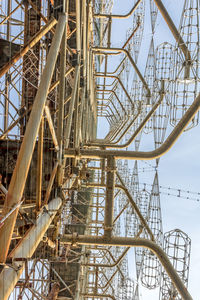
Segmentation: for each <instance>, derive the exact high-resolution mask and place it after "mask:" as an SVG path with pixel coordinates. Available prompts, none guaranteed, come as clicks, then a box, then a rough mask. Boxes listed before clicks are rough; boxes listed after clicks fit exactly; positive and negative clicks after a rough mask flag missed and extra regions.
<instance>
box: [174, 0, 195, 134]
mask: <svg viewBox="0 0 200 300" xmlns="http://www.w3.org/2000/svg"><path fill="white" fill-rule="evenodd" d="M199 6H200V4H199V1H198V0H185V3H184V7H183V12H182V17H181V22H180V29H179V31H180V34H181V36H182V37H183V40H184V41H185V44H186V46H187V49H188V54H187V57H185V56H184V55H183V53H182V50H181V49H180V47H178V46H177V47H176V51H175V58H174V62H175V64H174V66H175V68H174V80H175V84H174V89H173V93H174V97H173V98H172V102H171V114H170V123H171V124H172V126H175V125H176V124H177V122H178V121H179V120H180V119H181V117H182V116H183V115H184V113H185V112H186V110H187V109H188V107H189V106H190V105H191V104H192V102H193V101H194V99H195V98H196V96H197V95H198V92H199V80H200V78H199V55H200V48H199ZM198 122H199V115H198V114H196V116H195V117H194V118H193V119H192V121H191V123H190V124H189V126H188V128H187V129H190V128H193V127H194V126H196V125H197V124H198Z"/></svg>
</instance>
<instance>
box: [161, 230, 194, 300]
mask: <svg viewBox="0 0 200 300" xmlns="http://www.w3.org/2000/svg"><path fill="white" fill-rule="evenodd" d="M163 244H164V245H163V248H164V251H165V252H166V254H167V255H168V257H169V259H170V261H171V263H172V265H173V267H174V268H175V269H176V271H177V273H178V275H179V276H180V278H181V279H182V281H183V282H184V284H185V286H186V287H187V285H188V275H189V264H190V253H191V240H190V238H189V237H188V235H187V234H186V233H184V232H183V231H181V230H179V229H174V230H171V231H169V232H166V233H165V234H164V243H163ZM172 298H173V299H174V300H181V299H182V297H181V296H180V295H179V293H178V291H177V290H176V288H175V287H174V285H173V284H172V282H171V280H170V278H169V277H168V275H167V274H166V272H165V271H164V270H163V271H162V279H161V287H160V298H159V299H160V300H163V299H165V300H171V299H172Z"/></svg>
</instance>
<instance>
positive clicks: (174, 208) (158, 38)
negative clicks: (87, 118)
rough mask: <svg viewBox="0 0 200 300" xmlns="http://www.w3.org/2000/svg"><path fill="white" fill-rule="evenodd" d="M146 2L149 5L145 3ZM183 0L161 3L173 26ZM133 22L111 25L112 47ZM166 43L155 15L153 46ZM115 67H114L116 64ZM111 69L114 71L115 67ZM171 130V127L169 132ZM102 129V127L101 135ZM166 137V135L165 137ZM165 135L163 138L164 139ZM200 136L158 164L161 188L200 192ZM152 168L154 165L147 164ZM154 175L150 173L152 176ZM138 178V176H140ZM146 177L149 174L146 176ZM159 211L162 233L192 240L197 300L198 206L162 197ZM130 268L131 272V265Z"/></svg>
mask: <svg viewBox="0 0 200 300" xmlns="http://www.w3.org/2000/svg"><path fill="white" fill-rule="evenodd" d="M146 2H148V1H146ZM133 3H134V1H130V0H114V6H113V11H112V12H113V13H118V14H123V13H127V12H128V11H129V10H130V9H131V8H132V6H133ZM183 3H184V1H183V0H163V4H164V5H165V7H166V8H167V9H168V12H169V14H170V16H171V17H172V19H173V21H174V23H175V24H176V26H178V24H179V21H180V16H181V12H182V7H183ZM148 14H149V7H148V6H146V15H147V17H146V21H147V25H146V27H145V32H144V36H143V43H142V46H141V50H140V56H139V59H138V66H139V68H140V70H141V71H142V73H143V74H144V67H145V63H146V59H144V57H146V56H147V54H148V50H149V44H150V40H151V27H150V24H148V22H149V20H148ZM131 21H132V18H130V19H128V20H120V21H119V20H117V21H114V22H113V25H114V27H113V28H114V30H113V31H112V47H120V46H121V45H122V44H123V43H124V41H125V39H126V38H125V37H126V31H127V29H128V28H130V27H131ZM165 41H168V42H170V43H172V44H175V41H174V38H173V36H172V34H171V33H170V31H169V29H168V28H167V25H166V24H165V22H164V20H163V19H162V17H161V15H160V14H159V13H158V17H157V22H156V33H155V43H156V44H160V43H162V42H165ZM116 65H117V64H116ZM111 69H115V68H114V66H113V68H111ZM169 129H170V130H172V127H171V128H169ZM103 131H104V129H103V128H102V127H101V135H102V136H104V134H103ZM167 135H168V134H167ZM167 135H166V136H167ZM151 149H153V143H152V142H151V143H150V138H149V137H148V138H147V140H146V141H144V142H142V143H141V146H140V150H145V151H148V150H151ZM199 153H200V135H199V126H198V127H196V128H194V129H192V130H190V131H187V132H186V133H184V134H182V136H181V137H180V138H179V140H178V141H177V142H176V144H175V146H174V147H173V148H172V149H171V150H170V151H169V152H168V153H167V154H166V155H165V156H164V157H163V158H162V159H161V161H160V164H159V169H158V170H159V183H160V185H162V186H167V187H168V186H170V187H172V188H178V189H179V188H180V189H183V190H189V191H195V192H199V191H200V175H199V174H200V172H199V171H200V160H199ZM150 163H151V164H152V165H155V162H153V161H152V162H150ZM141 166H144V164H141ZM152 174H153V173H152ZM139 175H140V174H139ZM147 175H148V173H147ZM152 178H153V176H152V175H150V176H149V178H147V182H148V183H151V184H152ZM142 182H144V181H142ZM161 209H162V217H163V231H164V232H166V231H169V230H172V229H175V228H179V229H181V230H183V231H184V232H185V233H187V234H188V236H189V237H190V238H191V240H192V252H191V263H190V272H189V286H188V289H189V292H190V293H191V295H192V297H193V299H195V300H197V299H200V293H199V281H200V275H199V270H200V239H199V227H200V218H199V211H200V203H199V202H195V201H192V200H184V199H181V198H176V197H172V196H165V195H162V194H161ZM129 268H130V269H132V268H133V266H132V265H131V261H130V262H129ZM140 291H141V293H140V299H143V300H156V299H158V290H157V291H148V290H147V289H141V290H140Z"/></svg>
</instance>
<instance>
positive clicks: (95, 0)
mask: <svg viewBox="0 0 200 300" xmlns="http://www.w3.org/2000/svg"><path fill="white" fill-rule="evenodd" d="M130 2H131V5H132V8H131V10H130V11H129V12H127V14H120V13H119V14H114V13H112V8H113V1H107V0H2V1H1V2H0V25H1V26H0V34H1V38H0V77H1V81H0V93H1V98H0V153H1V156H0V180H1V181H0V192H1V193H0V299H1V300H7V299H9V300H22V299H23V300H26V299H27V300H28V299H44V300H55V299H59V300H70V299H76V300H83V299H88V300H90V299H96V300H100V299H114V300H131V299H132V300H139V297H140V296H139V295H140V286H141V285H142V286H143V287H145V288H146V289H155V288H160V296H159V297H160V300H166V299H184V300H191V299H192V296H191V295H190V293H189V291H188V289H187V284H188V274H189V262H190V251H191V249H190V248H191V241H190V239H189V237H188V236H187V235H186V234H185V233H184V232H182V231H181V230H179V229H175V230H172V231H170V232H167V233H163V227H162V214H161V204H160V197H161V194H162V191H163V189H165V188H164V187H160V185H159V170H158V166H159V162H160V157H161V156H163V155H164V154H165V153H166V152H167V151H168V150H169V149H170V148H171V147H172V146H173V145H174V143H175V142H176V140H177V139H178V138H179V136H180V135H181V134H182V132H183V131H186V130H189V129H192V128H193V127H194V126H197V125H198V123H199V115H198V111H199V108H200V94H199V84H200V78H199V70H200V69H199V55H200V53H199V51H200V50H199V36H200V28H199V9H200V7H199V6H200V4H199V0H181V4H182V6H183V11H182V16H181V20H180V26H179V28H177V27H176V26H175V24H174V22H173V20H172V18H171V17H170V15H169V13H168V11H167V7H165V4H167V3H166V2H167V1H164V0H163V1H161V0H132V1H130ZM158 13H159V14H161V15H162V18H163V19H164V20H165V22H166V24H167V26H168V27H169V29H170V32H171V35H172V37H174V40H175V41H174V44H173V43H172V42H171V41H168V40H166V41H165V42H161V43H159V42H158V41H157V39H156V42H155V34H156V33H157V31H158V30H159V27H158V26H156V24H157V23H156V22H157V16H158ZM124 19H130V20H131V28H130V29H127V32H126V34H125V36H124V40H123V41H122V42H120V43H121V44H120V46H119V44H118V46H117V47H116V46H114V44H115V41H113V38H112V37H113V31H114V30H115V28H117V27H116V26H117V25H116V24H117V23H118V22H122V21H123V20H124ZM146 22H148V25H149V28H151V41H150V44H149V45H146V48H148V47H149V48H148V49H149V50H148V51H146V52H147V55H146V57H143V58H142V59H143V67H144V71H141V64H140V60H141V58H140V55H141V53H143V49H144V45H143V35H144V34H145V30H146V27H145V24H146ZM120 24H121V23H120ZM139 66H140V67H139ZM106 128H108V130H107V129H106ZM106 130H107V134H106ZM99 131H100V132H104V133H105V134H104V138H101V139H100V138H98V132H99ZM147 137H150V138H151V141H153V150H149V149H150V148H148V147H147V148H146V149H147V150H146V151H141V150H140V146H141V144H142V142H143V140H145V139H146V138H147ZM171 151H173V148H172V150H171ZM132 160H134V162H132ZM150 160H151V161H152V160H153V161H154V162H155V166H153V165H152V164H151V161H150ZM148 161H150V162H148ZM144 164H145V165H144ZM142 168H143V172H144V173H145V174H146V173H148V172H149V171H151V173H152V174H153V176H152V185H150V186H149V185H148V184H147V183H145V182H143V179H142V176H141V174H140V173H141V172H140V171H141V169H142ZM169 189H170V188H169ZM169 189H168V190H167V192H166V191H165V193H168V194H169V193H170V192H171V193H172V194H173V193H175V194H176V193H177V197H181V195H182V193H183V196H184V195H186V197H188V196H187V195H188V194H187V193H186V192H184V191H183V192H181V191H180V190H177V191H176V190H170V192H169ZM184 193H185V194H184ZM193 197H196V198H197V197H199V194H197V195H193ZM130 248H134V252H135V253H134V255H132V259H133V260H135V278H134V279H133V276H132V274H131V270H130V269H131V268H132V266H131V268H130V257H129V252H130V251H129V250H130Z"/></svg>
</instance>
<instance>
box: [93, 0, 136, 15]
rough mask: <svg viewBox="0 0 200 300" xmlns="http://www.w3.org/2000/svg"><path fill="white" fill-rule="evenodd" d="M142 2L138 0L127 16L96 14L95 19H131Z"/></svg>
mask: <svg viewBox="0 0 200 300" xmlns="http://www.w3.org/2000/svg"><path fill="white" fill-rule="evenodd" d="M141 1H142V0H138V1H137V2H136V3H135V4H134V6H133V8H132V9H131V10H130V11H129V12H128V13H127V14H125V15H108V14H95V15H94V18H113V19H127V18H128V17H130V16H131V15H132V13H133V12H134V11H135V10H136V9H137V8H138V6H139V4H140V2H141Z"/></svg>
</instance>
